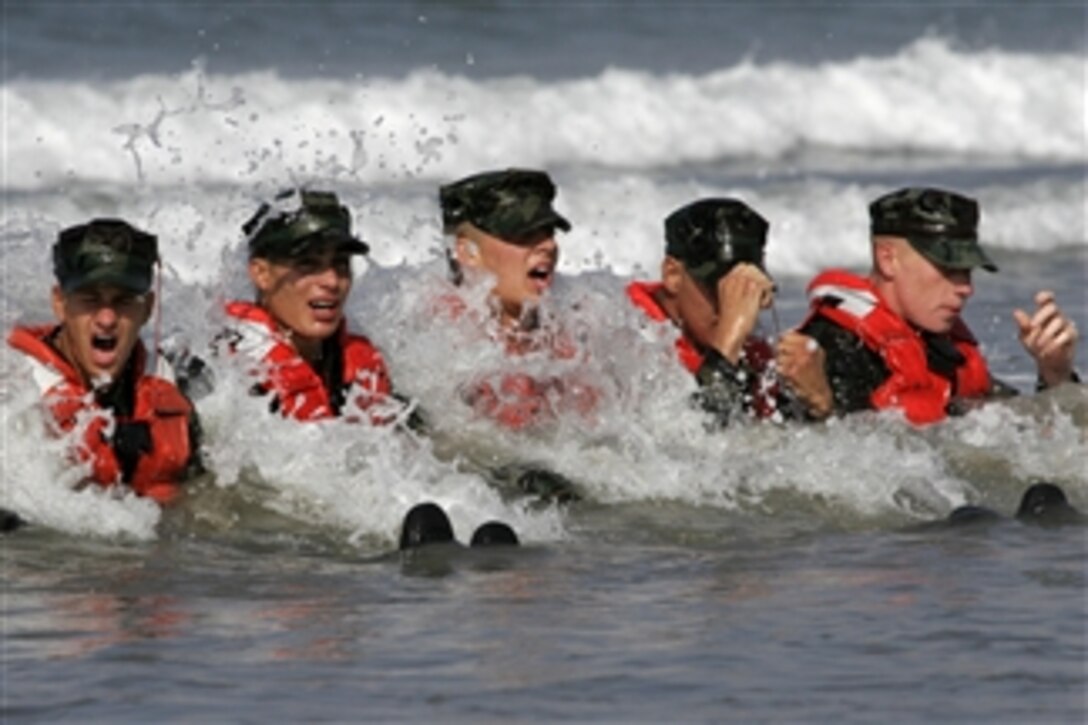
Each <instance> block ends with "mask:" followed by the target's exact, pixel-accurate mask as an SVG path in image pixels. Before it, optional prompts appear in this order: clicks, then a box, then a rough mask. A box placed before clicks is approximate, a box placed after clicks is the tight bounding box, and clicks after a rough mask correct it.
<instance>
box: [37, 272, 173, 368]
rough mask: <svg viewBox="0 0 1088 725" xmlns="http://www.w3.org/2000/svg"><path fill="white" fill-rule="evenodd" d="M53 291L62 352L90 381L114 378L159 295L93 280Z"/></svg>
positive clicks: (124, 361) (123, 363)
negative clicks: (70, 287) (59, 324)
mask: <svg viewBox="0 0 1088 725" xmlns="http://www.w3.org/2000/svg"><path fill="white" fill-rule="evenodd" d="M52 297H53V313H54V314H55V315H56V316H57V319H58V320H59V321H60V323H61V330H60V334H59V336H58V338H57V347H58V348H59V349H60V352H61V354H62V355H64V357H65V358H66V359H67V360H68V362H70V363H71V364H72V366H73V367H75V368H76V370H77V371H78V372H79V374H80V375H81V376H82V377H83V379H84V381H85V382H86V383H88V384H90V385H96V384H99V383H105V382H109V381H112V380H116V379H117V376H118V375H119V374H120V372H121V370H122V369H123V368H124V367H125V364H126V363H127V362H128V359H129V357H130V356H131V355H132V350H133V348H134V347H135V346H136V341H137V340H138V339H139V337H140V328H141V327H143V326H144V323H146V322H147V320H148V319H149V318H150V317H151V310H152V309H153V307H154V304H155V295H154V294H152V293H151V292H147V293H144V294H138V293H136V292H133V291H131V290H128V289H124V288H121V287H114V286H111V285H93V286H89V287H83V288H81V289H77V290H74V291H72V292H68V293H64V292H62V291H61V289H60V287H54V288H53V295H52Z"/></svg>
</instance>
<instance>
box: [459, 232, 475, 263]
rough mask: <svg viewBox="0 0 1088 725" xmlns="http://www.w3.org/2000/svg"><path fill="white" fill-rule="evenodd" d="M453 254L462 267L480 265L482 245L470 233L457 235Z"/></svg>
mask: <svg viewBox="0 0 1088 725" xmlns="http://www.w3.org/2000/svg"><path fill="white" fill-rule="evenodd" d="M453 254H454V256H455V257H456V258H457V261H458V263H460V265H461V266H462V267H479V266H480V245H479V244H477V243H476V241H475V240H473V239H472V238H470V237H469V236H468V235H465V234H458V235H457V239H456V240H454V243H453Z"/></svg>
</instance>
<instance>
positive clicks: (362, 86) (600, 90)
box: [3, 38, 1085, 189]
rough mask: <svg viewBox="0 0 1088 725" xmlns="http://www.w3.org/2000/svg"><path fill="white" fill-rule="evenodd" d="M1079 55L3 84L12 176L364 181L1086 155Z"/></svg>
mask: <svg viewBox="0 0 1088 725" xmlns="http://www.w3.org/2000/svg"><path fill="white" fill-rule="evenodd" d="M1083 69H1084V58H1083V57H1082V56H1079V55H1076V54H1069V53H1067V54H1048V55H1042V54H1027V53H1014V52H1009V51H1002V50H988V51H961V50H958V49H956V48H955V47H953V46H952V45H951V44H950V43H949V41H947V40H943V39H939V38H924V39H921V40H918V41H915V42H914V43H912V44H911V45H909V46H907V47H905V48H903V49H902V50H900V51H899V52H898V53H896V54H894V55H891V56H888V57H880V58H866V57H861V58H855V59H851V60H847V61H839V62H828V63H823V64H819V65H815V66H800V65H796V64H791V63H785V62H775V63H769V64H756V63H752V62H743V63H741V64H738V65H736V66H733V67H730V68H725V69H722V70H719V71H715V72H712V73H708V74H705V75H698V76H695V75H665V74H653V73H648V72H642V71H632V70H624V69H609V70H606V71H604V72H602V73H601V74H600V75H598V76H596V77H592V78H583V79H577V80H563V81H555V82H544V81H539V80H536V79H533V78H530V77H527V76H519V77H512V78H503V79H491V80H469V79H467V78H464V77H459V76H452V75H446V74H443V73H440V72H436V71H430V70H421V71H415V72H413V73H411V74H409V75H407V76H406V77H403V78H372V79H364V80H362V81H358V82H353V81H343V80H287V79H284V78H282V77H280V76H278V75H277V74H275V73H274V72H259V73H248V74H243V75H236V76H217V75H207V74H205V73H204V71H203V70H202V69H201V68H200V67H199V66H197V67H196V68H194V69H193V70H192V71H189V72H187V73H183V74H181V75H180V77H172V76H152V75H148V76H138V77H135V78H132V79H130V80H125V81H119V82H111V83H105V84H96V85H87V84H84V83H72V82H40V81H14V82H9V83H7V84H5V85H4V87H3V102H4V105H5V108H6V109H7V118H8V129H9V138H8V150H7V156H8V176H7V184H8V185H9V187H11V188H20V189H29V188H40V187H42V186H51V185H57V184H62V183H64V181H65V180H66V179H71V178H80V179H93V180H101V181H110V182H115V183H130V182H132V181H134V180H142V181H146V182H148V183H152V184H168V185H172V184H186V183H197V182H202V183H209V182H216V183H227V184H236V183H243V182H253V181H256V180H259V179H268V178H279V179H281V180H282V179H285V178H291V177H299V176H308V175H315V174H319V175H325V176H339V177H344V178H352V179H357V180H361V181H366V182H370V183H378V184H383V183H389V182H390V181H394V180H396V181H404V180H406V179H412V178H428V179H435V178H444V177H449V176H454V175H458V174H461V173H464V172H466V171H467V170H471V169H475V168H481V167H491V166H501V165H517V164H524V165H535V166H549V167H556V166H563V165H596V166H604V167H612V168H628V169H654V168H659V167H669V166H674V165H677V164H692V163H701V162H708V161H712V160H715V159H722V158H756V159H764V160H775V159H777V160H781V159H786V158H788V157H790V156H791V155H794V154H797V153H798V152H801V151H803V150H805V149H809V148H829V149H838V150H860V151H863V152H867V153H872V152H888V151H902V150H911V151H914V152H923V153H955V154H966V155H975V156H982V157H989V156H996V157H1015V158H1032V159H1040V160H1047V161H1064V162H1075V163H1081V162H1083V161H1084V159H1085V147H1084V138H1083V124H1082V122H1081V121H1082V119H1083V117H1084V93H1083Z"/></svg>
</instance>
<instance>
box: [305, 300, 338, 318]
mask: <svg viewBox="0 0 1088 725" xmlns="http://www.w3.org/2000/svg"><path fill="white" fill-rule="evenodd" d="M309 306H310V311H311V314H312V315H313V319H314V321H316V322H321V323H333V322H339V320H340V303H339V302H337V301H336V300H310V302H309Z"/></svg>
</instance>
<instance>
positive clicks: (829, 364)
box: [801, 317, 891, 415]
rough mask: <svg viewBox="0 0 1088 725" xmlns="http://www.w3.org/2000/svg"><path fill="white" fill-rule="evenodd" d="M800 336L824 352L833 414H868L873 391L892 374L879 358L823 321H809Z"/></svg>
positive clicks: (834, 325) (844, 333) (854, 338)
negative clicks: (864, 411)
mask: <svg viewBox="0 0 1088 725" xmlns="http://www.w3.org/2000/svg"><path fill="white" fill-rule="evenodd" d="M801 332H802V333H804V334H805V335H808V336H810V337H812V338H815V340H816V341H817V342H818V343H820V347H822V348H823V349H824V353H825V355H826V358H825V361H824V371H825V372H826V373H827V382H828V384H829V385H830V386H831V393H832V396H833V411H834V413H835V414H836V415H843V414H846V413H854V412H857V411H859V410H870V409H871V408H872V407H873V406H872V403H871V400H872V395H873V391H875V390H876V389H877V388H879V387H880V386H881V385H882V384H883V383H884V381H885V380H887V379H888V376H889V375H890V374H891V372H890V371H889V370H888V368H887V366H886V365H884V361H883V360H881V359H880V355H878V354H877V353H875V352H873V351H872V350H870V349H868V348H867V347H865V345H863V344H862V342H861V339H860V338H858V336H857V335H855V334H854V333H852V332H850V331H849V330H845V329H843V328H842V327H839V326H838V325H836V324H835V323H833V322H831V321H830V320H826V319H824V318H822V317H816V318H814V319H812V320H810V321H809V322H808V323H807V324H806V325H805V326H804V327H802V328H801Z"/></svg>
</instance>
